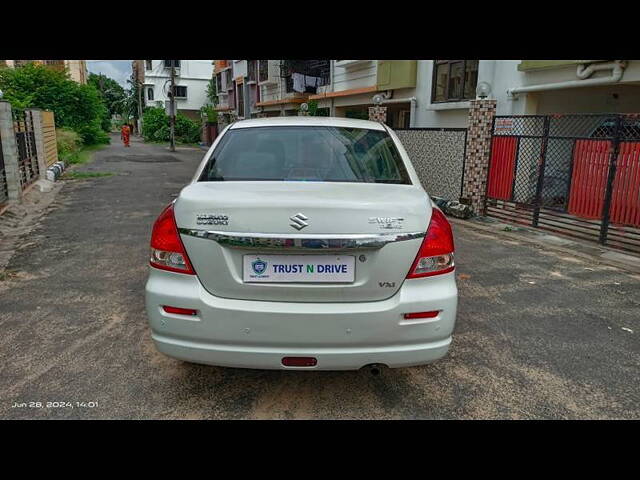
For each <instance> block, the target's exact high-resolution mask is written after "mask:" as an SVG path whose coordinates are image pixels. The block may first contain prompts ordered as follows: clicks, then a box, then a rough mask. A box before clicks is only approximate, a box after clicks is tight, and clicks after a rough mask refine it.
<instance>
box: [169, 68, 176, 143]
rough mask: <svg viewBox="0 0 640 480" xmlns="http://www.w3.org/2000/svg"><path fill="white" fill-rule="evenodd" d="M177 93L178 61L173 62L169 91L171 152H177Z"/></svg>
mask: <svg viewBox="0 0 640 480" xmlns="http://www.w3.org/2000/svg"><path fill="white" fill-rule="evenodd" d="M175 93H176V61H175V60H171V89H170V90H169V94H170V97H169V105H170V106H171V108H170V110H171V112H170V114H171V116H170V117H169V126H170V133H169V142H170V144H169V150H171V151H172V152H175V151H176V137H175V135H176V99H175Z"/></svg>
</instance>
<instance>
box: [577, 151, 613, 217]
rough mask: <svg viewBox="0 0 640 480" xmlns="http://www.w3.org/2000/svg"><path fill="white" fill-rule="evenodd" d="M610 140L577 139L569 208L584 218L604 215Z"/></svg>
mask: <svg viewBox="0 0 640 480" xmlns="http://www.w3.org/2000/svg"><path fill="white" fill-rule="evenodd" d="M610 155H611V141H609V140H576V145H575V147H574V149H573V173H572V175H571V189H570V191H569V192H570V193H569V204H568V206H567V211H568V212H569V213H570V214H571V215H576V216H578V217H582V218H593V219H597V218H602V206H603V205H604V197H605V193H606V189H607V173H608V172H609V157H610Z"/></svg>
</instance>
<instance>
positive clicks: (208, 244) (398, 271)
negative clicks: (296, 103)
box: [146, 117, 457, 370]
mask: <svg viewBox="0 0 640 480" xmlns="http://www.w3.org/2000/svg"><path fill="white" fill-rule="evenodd" d="M301 125H302V126H305V125H307V126H337V127H346V128H364V129H370V130H380V131H385V130H386V131H387V132H388V133H389V135H390V136H391V138H392V139H393V141H394V143H395V144H396V147H397V149H398V152H399V154H400V156H401V158H402V160H403V162H404V165H405V168H406V171H407V174H408V176H409V178H410V181H411V183H412V185H405V184H381V183H355V182H344V183H341V182H335V183H332V182H283V181H220V182H215V181H214V182H203V181H198V179H199V178H200V175H201V174H202V171H203V169H204V168H205V166H206V164H207V162H208V161H209V158H210V156H211V155H212V153H213V152H214V151H215V149H216V146H217V145H218V143H219V142H220V140H221V138H223V136H224V135H225V134H226V132H228V131H229V130H232V129H237V128H254V127H264V126H301ZM433 208H435V207H434V205H433V202H432V201H431V199H430V198H429V196H428V195H427V193H426V192H425V191H424V189H423V188H422V186H421V185H420V182H419V179H418V176H417V174H416V172H415V170H414V168H413V167H412V165H411V162H410V160H409V157H408V155H407V153H406V151H405V150H404V148H403V147H402V145H401V143H400V142H399V140H398V138H397V137H396V135H395V134H394V133H393V132H392V131H391V130H389V129H388V128H387V127H385V126H384V125H382V124H379V123H376V122H369V121H363V120H353V119H346V118H328V117H277V118H268V119H255V120H245V121H241V122H237V123H234V124H232V125H230V126H228V127H227V128H226V129H225V130H223V132H222V133H221V134H220V135H219V136H218V138H217V139H216V141H215V142H214V144H213V145H212V146H211V148H210V149H209V151H208V152H207V154H206V155H205V157H204V159H203V161H202V163H201V165H200V166H199V167H198V169H197V171H196V174H195V175H194V177H193V180H192V182H191V183H190V184H189V185H187V186H186V187H185V188H184V189H183V190H182V191H181V193H180V195H179V197H178V198H177V199H176V201H175V203H174V212H175V219H176V224H177V227H178V230H179V232H180V238H181V240H182V243H183V244H184V247H185V249H186V252H187V254H188V256H189V259H190V261H191V263H192V265H193V268H194V270H195V272H196V274H197V275H186V274H181V273H173V272H168V271H164V270H159V269H156V268H153V267H151V268H150V275H149V280H148V282H147V285H146V307H147V314H148V317H149V324H150V326H151V331H152V338H153V340H154V342H155V344H156V346H157V348H158V349H159V350H160V351H161V352H163V353H165V354H167V355H169V356H172V357H175V358H179V359H183V360H186V361H191V362H196V363H204V364H212V365H221V366H229V367H243V368H268V369H277V368H280V369H320V370H322V369H327V370H343V369H358V368H361V367H363V366H365V365H368V364H372V363H378V364H385V365H388V366H389V367H401V366H410V365H418V364H423V363H428V362H431V361H434V360H437V359H438V358H441V357H442V356H444V355H445V354H446V352H447V350H448V348H449V344H450V342H451V335H452V332H453V329H454V325H455V318H456V308H457V288H456V283H455V272H450V273H446V274H441V275H436V276H433V277H426V278H416V279H408V280H407V279H406V276H407V273H408V272H409V270H410V268H411V265H412V263H413V261H414V259H415V257H416V254H417V252H418V249H419V248H420V245H421V244H422V240H423V237H424V233H425V231H426V230H427V227H428V225H429V221H430V219H431V214H432V211H433ZM298 213H302V214H303V215H304V216H305V218H306V219H307V220H306V223H308V225H307V226H305V227H304V229H303V230H301V231H298V230H297V229H295V228H292V226H291V219H290V217H292V216H293V215H296V214H298ZM199 215H205V216H206V215H212V216H224V217H226V218H227V219H228V221H225V222H226V223H225V222H223V223H221V224H216V225H203V224H202V222H201V221H199V220H198V216H199ZM377 218H391V219H394V220H392V221H391V223H390V224H388V225H386V227H385V228H383V227H382V226H381V225H380V223H377V222H376V221H372V219H377ZM398 218H399V219H400V220H398V221H396V220H395V219H398ZM344 239H349V240H348V241H349V242H353V244H354V245H355V246H347V243H344V244H343V243H340V242H342V241H343V240H344ZM272 241H276V243H277V242H280V243H279V244H278V245H285V244H286V245H287V246H286V248H285V247H277V248H274V247H265V246H264V245H265V243H264V242H266V243H269V242H272ZM344 241H345V242H347V240H344ZM247 242H249V243H247ZM308 242H312V243H313V242H325V243H326V244H327V245H334V243H333V242H338V243H337V244H336V245H338V244H339V245H340V247H337V249H335V250H332V249H328V250H316V249H307V248H306V247H304V245H307V244H308ZM269 245H270V243H269ZM267 252H268V253H269V254H276V255H281V254H295V255H303V254H315V255H317V254H322V253H325V254H330V253H333V254H335V253H336V252H337V253H339V254H345V255H346V254H348V255H354V256H355V257H356V260H355V264H356V265H355V280H354V281H353V283H347V284H345V283H319V282H318V283H250V282H244V281H243V256H244V255H259V254H261V253H262V254H266V253H267ZM163 305H170V306H174V307H179V308H189V309H195V310H197V311H198V314H197V315H196V316H194V317H186V316H184V315H175V314H169V313H166V312H165V311H163V310H162V306H163ZM433 310H437V311H439V314H438V316H437V317H435V318H424V319H412V320H406V319H405V318H404V317H403V315H404V314H405V313H411V312H424V311H433ZM285 356H309V357H314V358H316V359H317V365H315V366H313V367H289V366H284V365H283V364H282V358H283V357H285Z"/></svg>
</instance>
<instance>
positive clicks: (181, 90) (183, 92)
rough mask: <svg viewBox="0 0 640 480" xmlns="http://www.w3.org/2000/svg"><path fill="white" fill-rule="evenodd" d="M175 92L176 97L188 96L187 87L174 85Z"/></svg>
mask: <svg viewBox="0 0 640 480" xmlns="http://www.w3.org/2000/svg"><path fill="white" fill-rule="evenodd" d="M173 93H174V95H175V97H176V98H187V87H184V86H181V85H175V86H174V87H173Z"/></svg>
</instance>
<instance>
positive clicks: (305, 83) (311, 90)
mask: <svg viewBox="0 0 640 480" xmlns="http://www.w3.org/2000/svg"><path fill="white" fill-rule="evenodd" d="M330 72H331V66H330V60H282V61H281V62H280V76H281V77H282V78H284V80H285V90H286V92H287V93H293V94H295V93H300V94H315V93H317V91H318V87H323V86H325V85H328V84H329V82H330ZM299 75H301V76H302V78H299V79H298V80H299V81H298V82H296V81H295V79H294V77H296V76H299Z"/></svg>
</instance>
